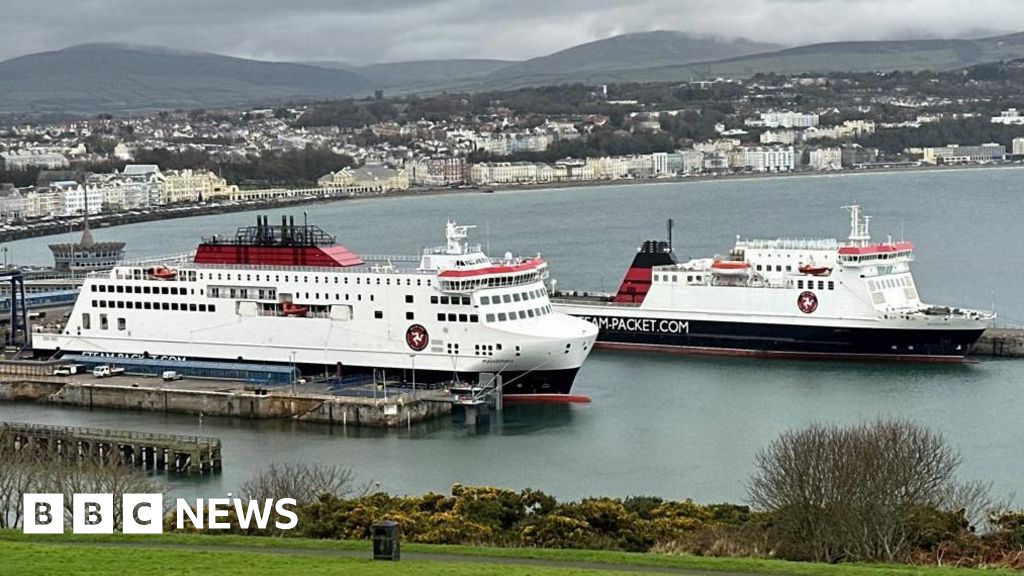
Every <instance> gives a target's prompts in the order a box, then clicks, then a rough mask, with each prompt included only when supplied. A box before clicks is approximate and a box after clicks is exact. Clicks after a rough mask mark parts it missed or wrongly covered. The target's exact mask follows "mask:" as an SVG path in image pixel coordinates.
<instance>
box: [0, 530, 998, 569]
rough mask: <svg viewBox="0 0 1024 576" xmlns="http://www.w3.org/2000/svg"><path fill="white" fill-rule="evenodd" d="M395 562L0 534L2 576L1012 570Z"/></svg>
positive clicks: (181, 538) (576, 559)
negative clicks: (15, 575)
mask: <svg viewBox="0 0 1024 576" xmlns="http://www.w3.org/2000/svg"><path fill="white" fill-rule="evenodd" d="M402 555H403V559H402V560H401V561H400V562H398V563H390V562H374V561H371V560H369V556H370V545H369V543H368V542H336V541H326V540H304V539H298V538H287V539H284V538H256V537H253V538H250V537H240V536H209V535H173V534H168V535H163V536H123V535H114V536H72V535H65V536H29V535H24V534H21V533H18V532H10V531H8V532H0V574H12V575H13V574H17V575H19V576H21V575H25V576H32V575H36V574H39V575H55V574H74V575H76V576H98V575H101V574H135V573H140V574H141V573H145V574H147V575H153V576H163V575H168V576H171V575H192V574H195V575H202V576H222V575H223V576H244V575H247V574H261V575H278V574H280V575H286V574H301V575H303V576H320V575H326V574H359V575H360V576H391V575H398V574H412V575H420V574H443V575H451V576H484V575H491V574H494V575H498V574H501V575H503V576H520V575H526V574H535V575H539V576H556V575H573V574H603V575H615V574H638V573H641V574H642V573H661V574H665V573H676V574H683V575H686V574H691V575H697V574H708V573H720V574H723V575H740V574H775V575H778V576H789V575H799V576H804V575H812V574H814V575H818V574H821V575H824V576H828V575H834V576H853V575H860V574H864V575H869V576H888V575H892V576H909V575H922V576H947V575H948V576H972V575H975V574H977V575H1010V574H1017V573H1015V572H1013V571H1011V570H966V569H957V568H945V567H942V568H940V567H912V566H899V565H881V564H841V565H826V564H811V563H796V562H783V561H778V560H755V559H735V558H701V557H694V556H667V555H656V554H629V553H621V552H602V551H587V550H538V549H522V548H519V549H505V548H476V547H470V546H434V545H422V544H405V545H403V547H402Z"/></svg>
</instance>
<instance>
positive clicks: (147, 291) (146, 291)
mask: <svg viewBox="0 0 1024 576" xmlns="http://www.w3.org/2000/svg"><path fill="white" fill-rule="evenodd" d="M151 290H152V288H150V287H149V286H143V287H142V293H143V294H149V293H150V291H151Z"/></svg>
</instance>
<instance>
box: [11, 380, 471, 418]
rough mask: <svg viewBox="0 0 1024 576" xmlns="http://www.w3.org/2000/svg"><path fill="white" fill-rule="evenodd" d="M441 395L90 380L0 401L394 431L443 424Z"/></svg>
mask: <svg viewBox="0 0 1024 576" xmlns="http://www.w3.org/2000/svg"><path fill="white" fill-rule="evenodd" d="M449 399H450V396H449V395H448V393H447V392H444V391H440V390H418V391H416V392H415V393H408V392H405V391H398V390H390V391H389V393H388V394H387V396H386V397H384V395H383V394H382V395H381V397H377V398H374V397H369V396H366V397H364V396H351V395H335V394H328V393H323V392H322V391H316V390H306V389H302V386H300V387H297V388H296V389H293V388H291V387H288V388H278V389H258V388H253V387H252V386H247V385H245V384H244V383H242V382H230V381H218V380H199V379H186V380H177V381H173V382H164V381H163V380H160V379H158V378H147V377H140V376H117V377H111V378H105V379H96V378H94V377H93V376H92V375H79V376H71V377H40V376H15V375H9V376H4V377H2V378H0V401H36V402H46V403H50V404H57V405H65V406H79V407H83V408H109V409H122V410H139V411H148V412H177V413H185V414H202V415H204V416H229V417H236V418H252V419H292V420H300V421H303V422H319V423H324V424H330V425H339V426H366V427H375V428H394V427H398V426H408V425H412V424H415V423H417V422H422V421H425V420H429V419H433V418H438V417H441V416H446V415H448V414H450V413H451V408H452V406H451V403H450V402H447V401H446V400H449Z"/></svg>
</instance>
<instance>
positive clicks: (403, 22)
mask: <svg viewBox="0 0 1024 576" xmlns="http://www.w3.org/2000/svg"><path fill="white" fill-rule="evenodd" d="M656 29H668V30H681V31H684V32H689V33H694V34H700V35H716V36H722V37H735V36H743V37H746V38H750V39H752V40H760V41H770V42H777V43H782V44H791V45H792V44H805V43H810V42H824V41H832V40H875V39H893V38H929V37H951V36H955V37H972V36H976V35H979V34H982V35H984V34H995V33H1005V32H1014V31H1021V30H1024V4H1022V0H635V1H632V2H624V1H611V0H42V1H38V0H37V1H28V0H0V60H3V59H7V58H11V57H14V56H19V55H22V54H29V53H33V52H41V51H46V50H55V49H59V48H64V47H67V46H71V45H74V44H82V43H86V42H128V43H134V44H148V45H157V46H164V47H169V48H179V49H188V50H199V51H207V52H218V53H222V54H229V55H232V56H241V57H248V58H260V59H268V60H336V61H346V62H354V63H368V62H388V61H396V60H416V59H430V58H504V59H525V58H530V57H533V56H540V55H544V54H548V53H550V52H554V51H557V50H560V49H562V48H567V47H569V46H572V45H575V44H580V43H583V42H587V41H591V40H598V39H601V38H606V37H608V36H613V35H616V34H621V33H624V32H639V31H645V30H656Z"/></svg>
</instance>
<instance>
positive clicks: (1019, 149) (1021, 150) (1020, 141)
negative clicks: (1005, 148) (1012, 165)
mask: <svg viewBox="0 0 1024 576" xmlns="http://www.w3.org/2000/svg"><path fill="white" fill-rule="evenodd" d="M1022 154H1024V138H1014V139H1013V155H1014V156H1020V155H1022Z"/></svg>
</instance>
